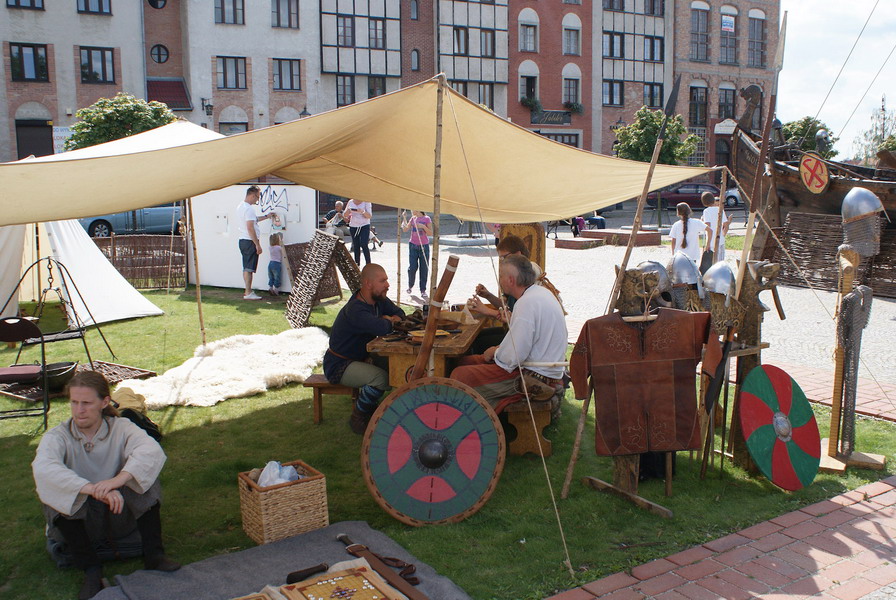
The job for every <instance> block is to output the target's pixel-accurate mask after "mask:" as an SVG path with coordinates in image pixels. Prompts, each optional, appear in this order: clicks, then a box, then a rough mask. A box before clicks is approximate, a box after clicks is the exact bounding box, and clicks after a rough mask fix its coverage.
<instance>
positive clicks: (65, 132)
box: [53, 125, 72, 154]
mask: <svg viewBox="0 0 896 600" xmlns="http://www.w3.org/2000/svg"><path fill="white" fill-rule="evenodd" d="M70 137H72V128H71V127H56V126H55V125H54V126H53V154H59V153H60V152H65V140H67V139H68V138H70Z"/></svg>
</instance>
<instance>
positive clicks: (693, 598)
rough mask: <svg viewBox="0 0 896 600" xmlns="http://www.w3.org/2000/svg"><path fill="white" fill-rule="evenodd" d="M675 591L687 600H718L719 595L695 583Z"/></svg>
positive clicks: (687, 584)
mask: <svg viewBox="0 0 896 600" xmlns="http://www.w3.org/2000/svg"><path fill="white" fill-rule="evenodd" d="M675 591H676V592H678V593H679V594H681V595H682V596H684V597H685V598H687V599H688V600H719V594H717V593H716V592H714V591H712V590H709V589H707V588H705V587H703V586H702V585H697V584H696V583H693V582H692V583H686V584H684V585H683V586H681V587H677V588H675Z"/></svg>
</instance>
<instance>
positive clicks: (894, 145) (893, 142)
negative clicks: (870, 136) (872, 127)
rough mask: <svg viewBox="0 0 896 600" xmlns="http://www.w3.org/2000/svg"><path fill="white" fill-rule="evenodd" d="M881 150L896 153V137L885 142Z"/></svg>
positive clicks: (893, 136) (892, 136) (891, 137)
mask: <svg viewBox="0 0 896 600" xmlns="http://www.w3.org/2000/svg"><path fill="white" fill-rule="evenodd" d="M880 149H881V150H889V151H890V152H896V135H891V136H890V137H888V138H887V139H885V140H884V141H883V143H882V144H881V145H880Z"/></svg>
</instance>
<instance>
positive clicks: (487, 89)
mask: <svg viewBox="0 0 896 600" xmlns="http://www.w3.org/2000/svg"><path fill="white" fill-rule="evenodd" d="M479 104H482V105H484V106H487V107H489V108H490V109H492V110H494V109H495V84H493V83H480V84H479Z"/></svg>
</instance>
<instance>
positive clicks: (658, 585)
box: [633, 573, 686, 596]
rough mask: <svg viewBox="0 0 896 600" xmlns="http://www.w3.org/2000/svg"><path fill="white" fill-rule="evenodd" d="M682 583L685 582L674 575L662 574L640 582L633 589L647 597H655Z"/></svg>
mask: <svg viewBox="0 0 896 600" xmlns="http://www.w3.org/2000/svg"><path fill="white" fill-rule="evenodd" d="M684 583H686V580H684V579H682V578H681V577H679V576H678V575H676V574H675V573H663V574H662V575H658V576H656V577H651V578H650V579H647V580H645V581H642V582H641V583H639V584H636V585H634V586H633V588H634V589H636V590H638V591H640V592H643V593H644V594H645V595H647V596H655V595H656V594H660V593H662V592H667V591H669V590H671V589H673V588H676V587H678V586H680V585H682V584H684Z"/></svg>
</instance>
